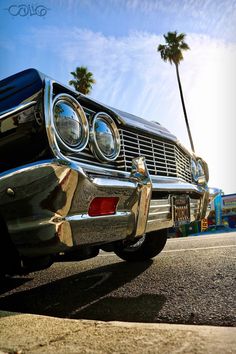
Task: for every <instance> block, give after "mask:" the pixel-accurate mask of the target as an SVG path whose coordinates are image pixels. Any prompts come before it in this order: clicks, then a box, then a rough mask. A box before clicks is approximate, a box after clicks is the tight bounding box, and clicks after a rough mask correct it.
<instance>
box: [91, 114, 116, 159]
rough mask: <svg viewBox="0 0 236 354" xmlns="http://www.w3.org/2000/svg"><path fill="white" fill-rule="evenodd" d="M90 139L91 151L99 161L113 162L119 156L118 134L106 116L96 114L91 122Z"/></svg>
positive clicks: (112, 122)
mask: <svg viewBox="0 0 236 354" xmlns="http://www.w3.org/2000/svg"><path fill="white" fill-rule="evenodd" d="M90 138H91V150H92V151H93V153H94V154H95V155H96V157H97V158H98V159H99V160H102V161H114V160H115V159H116V158H117V156H118V155H119V153H120V136H119V132H118V129H117V127H116V125H115V123H114V121H113V119H112V118H111V117H110V116H109V115H108V114H106V113H98V114H96V116H95V117H94V119H93V122H92V127H91V132H90Z"/></svg>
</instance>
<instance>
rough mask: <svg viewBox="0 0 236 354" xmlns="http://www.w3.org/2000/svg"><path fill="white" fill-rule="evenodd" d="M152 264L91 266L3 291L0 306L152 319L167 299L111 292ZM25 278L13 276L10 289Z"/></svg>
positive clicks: (120, 318) (66, 315) (67, 314)
mask: <svg viewBox="0 0 236 354" xmlns="http://www.w3.org/2000/svg"><path fill="white" fill-rule="evenodd" d="M151 265H152V261H148V262H145V263H132V264H127V263H126V262H121V263H114V264H109V265H106V266H103V267H98V268H94V269H92V270H89V271H85V272H82V273H79V274H76V275H73V276H70V277H67V278H63V279H60V280H57V281H54V282H51V283H49V284H46V285H42V286H38V287H36V288H33V289H30V290H24V291H19V292H17V293H14V294H10V295H9V294H6V296H5V297H4V296H2V297H1V298H0V309H1V310H4V311H15V312H23V313H33V314H40V315H48V316H56V317H63V318H77V319H78V318H80V319H81V318H83V319H93V320H103V321H132V322H153V321H154V319H155V317H156V316H157V314H158V312H159V311H160V309H161V308H162V306H163V304H164V303H165V301H166V299H165V297H164V296H163V295H157V294H155V295H151V294H142V295H140V296H136V297H135V296H134V297H124V298H123V297H118V296H115V294H114V293H115V290H116V289H118V288H120V287H121V286H122V285H124V284H126V283H129V282H131V281H132V280H133V279H134V278H136V277H137V276H138V275H140V274H141V273H143V272H145V271H146V270H147V269H148V268H149V267H150V266H151ZM28 280H29V279H27V280H26V279H24V278H23V279H18V278H17V279H12V280H11V281H10V282H11V286H10V288H12V286H13V284H14V281H15V282H16V284H15V286H16V287H17V286H19V284H20V282H22V283H24V281H28ZM18 283H19V284H18ZM8 285H9V284H8ZM5 289H7V288H6V287H5ZM3 290H4V289H3ZM0 292H1V293H3V291H1V290H0ZM147 309H148V311H147Z"/></svg>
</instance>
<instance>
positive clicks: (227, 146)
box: [0, 0, 236, 193]
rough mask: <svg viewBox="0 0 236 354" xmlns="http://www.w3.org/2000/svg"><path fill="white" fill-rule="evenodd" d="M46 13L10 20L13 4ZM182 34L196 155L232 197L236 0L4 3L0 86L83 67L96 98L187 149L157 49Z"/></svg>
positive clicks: (235, 186) (170, 77) (171, 83)
mask: <svg viewBox="0 0 236 354" xmlns="http://www.w3.org/2000/svg"><path fill="white" fill-rule="evenodd" d="M22 4H24V5H26V6H31V11H34V10H33V9H35V8H36V7H37V6H39V5H43V6H45V7H46V8H47V11H46V14H45V16H41V17H40V16H37V15H31V16H30V14H28V15H27V16H19V15H18V16H12V14H13V10H14V11H15V14H16V13H17V12H16V10H17V7H15V8H11V6H12V5H14V6H18V5H22ZM174 30H177V31H178V32H184V33H186V35H187V37H186V41H187V42H188V44H189V46H190V48H191V50H190V51H188V52H186V53H185V56H184V61H183V62H182V63H181V65H180V75H181V79H182V85H183V90H184V96H185V101H186V107H187V112H188V116H189V122H190V126H191V129H192V135H193V139H194V143H195V149H196V153H197V154H198V155H200V156H202V157H204V158H205V159H206V161H207V162H208V164H209V168H210V185H211V186H215V187H219V188H221V189H222V190H223V191H224V192H225V193H234V192H236V178H234V176H233V173H234V170H235V168H233V166H234V163H235V158H234V153H235V150H236V139H235V131H236V129H235V128H236V124H235V115H236V99H235V92H236V65H235V63H236V0H176V1H174V0H59V1H53V0H51V1H44V0H42V1H37V2H33V1H32V2H31V1H24V0H23V1H22V0H20V1H17V0H15V1H12V0H9V1H5V0H2V1H0V34H1V36H0V79H2V78H4V77H6V76H8V75H11V74H14V73H15V72H17V71H21V70H24V69H26V68H29V67H35V68H37V69H39V70H40V71H42V72H44V73H46V74H48V75H50V76H51V77H53V78H55V79H57V80H59V81H60V82H62V83H64V84H67V83H68V81H69V80H70V79H71V76H70V71H72V70H74V69H75V67H76V66H80V65H85V66H87V67H88V68H89V70H90V71H92V72H93V74H94V76H95V79H96V85H95V86H94V88H93V91H92V93H91V97H93V98H95V99H97V100H99V101H101V102H104V103H106V104H108V105H111V106H114V107H116V108H119V109H123V110H126V111H127V112H130V113H133V114H136V115H138V116H141V117H144V118H146V119H148V120H155V121H159V122H160V123H161V124H163V125H164V126H166V127H167V128H168V129H169V130H171V132H172V133H174V134H175V135H177V137H178V138H179V139H180V140H181V141H182V142H183V144H184V145H185V146H187V147H188V148H189V142H188V136H187V133H186V127H185V124H184V118H183V113H182V107H181V102H180V98H179V92H178V87H177V81H176V77H175V70H174V67H171V65H169V64H166V63H164V62H163V61H161V59H160V56H159V54H158V53H157V51H156V48H157V46H158V44H160V43H164V41H163V34H164V33H166V32H167V31H174Z"/></svg>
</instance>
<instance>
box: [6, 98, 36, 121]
mask: <svg viewBox="0 0 236 354" xmlns="http://www.w3.org/2000/svg"><path fill="white" fill-rule="evenodd" d="M36 103H37V101H31V102H27V103H22V104H19V105H18V106H16V107H13V108H10V109H8V110H6V111H3V112H2V113H1V114H0V119H2V118H6V117H8V116H11V115H13V114H16V113H19V112H21V111H23V110H24V109H26V108H29V107H31V106H34V105H35V104H36Z"/></svg>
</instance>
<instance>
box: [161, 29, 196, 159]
mask: <svg viewBox="0 0 236 354" xmlns="http://www.w3.org/2000/svg"><path fill="white" fill-rule="evenodd" d="M185 36H186V35H185V34H184V33H180V34H177V32H176V31H174V32H168V33H167V34H164V36H163V37H164V38H165V41H166V44H159V46H158V47H157V51H158V52H160V54H161V58H162V59H163V60H164V61H165V62H167V61H169V62H170V64H172V63H174V65H175V69H176V75H177V80H178V85H179V92H180V97H181V102H182V106H183V111H184V118H185V123H186V126H187V131H188V136H189V140H190V144H191V148H192V151H193V152H194V145H193V139H192V135H191V131H190V127H189V123H188V117H187V112H186V108H185V103H184V96H183V91H182V86H181V81H180V76H179V64H180V62H181V60H183V59H184V57H183V51H185V50H188V49H190V48H189V46H188V44H187V43H186V42H185V41H184V40H185Z"/></svg>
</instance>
